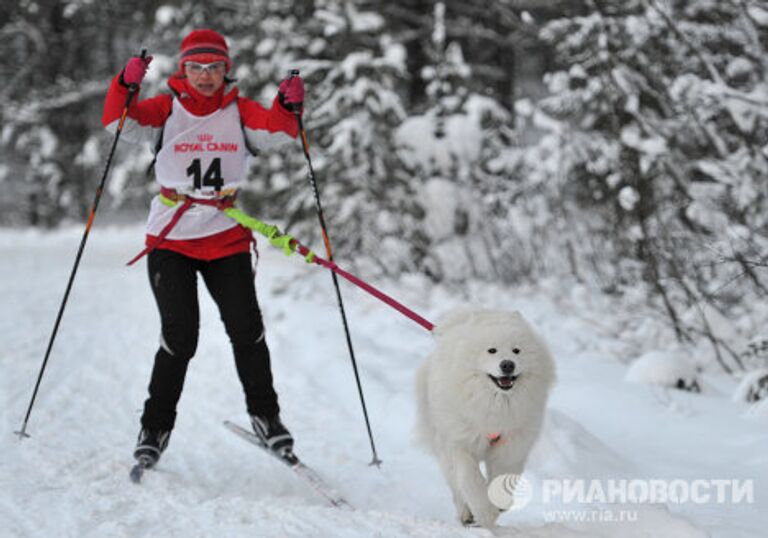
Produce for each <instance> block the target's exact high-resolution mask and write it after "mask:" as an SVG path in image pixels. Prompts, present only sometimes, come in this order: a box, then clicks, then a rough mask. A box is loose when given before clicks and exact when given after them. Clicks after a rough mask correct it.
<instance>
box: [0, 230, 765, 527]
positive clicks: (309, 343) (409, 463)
mask: <svg viewBox="0 0 768 538" xmlns="http://www.w3.org/2000/svg"><path fill="white" fill-rule="evenodd" d="M81 234H82V229H81V228H78V227H73V228H68V229H63V230H60V231H57V232H51V233H43V232H39V231H34V230H0V289H2V297H3V315H2V316H0V330H1V331H2V332H1V334H2V335H3V339H2V341H3V345H2V348H0V372H1V376H0V389H2V392H1V393H0V396H1V397H2V400H1V402H2V407H1V408H2V415H0V419H1V420H2V432H1V434H0V451H2V454H3V462H2V466H0V491H2V492H3V495H2V496H0V521H2V523H1V524H0V525H1V527H0V534H1V535H2V536H4V537H5V536H8V537H33V536H34V537H38V536H45V537H47V536H65V537H69V536H71V537H78V538H80V537H91V536H93V537H96V536H98V537H104V536H109V537H131V538H134V537H139V536H163V537H175V536H178V537H182V536H183V537H185V538H187V537H196V536H201V537H202V536H227V537H239V536H243V537H244V536H249V537H252V536H275V537H281V536H297V537H298V536H301V537H313V536H318V537H331V536H333V537H342V538H346V537H350V538H357V537H363V536H366V537H367V536H382V537H397V536H409V537H432V536H440V537H443V536H445V537H453V536H464V537H466V536H491V533H490V532H489V531H486V530H483V529H464V528H462V527H461V526H460V525H459V524H458V523H456V522H455V520H454V514H453V505H452V502H451V500H450V495H449V493H448V489H447V487H446V486H445V484H444V483H443V480H442V477H441V476H440V474H439V470H438V467H437V464H436V463H435V462H434V461H433V460H432V459H431V458H430V457H429V456H428V455H427V454H426V453H425V452H424V451H423V450H421V449H420V448H419V447H418V446H416V444H415V441H414V435H413V424H414V413H415V402H414V398H413V377H414V373H415V370H416V367H417V365H418V364H419V362H420V361H421V360H422V358H423V357H424V356H426V354H427V353H428V352H429V351H430V349H431V340H430V336H429V334H428V333H427V332H426V331H424V330H423V329H422V328H421V327H419V326H417V325H416V324H414V323H413V322H411V321H410V320H408V319H406V318H405V317H403V316H401V315H400V314H398V313H397V312H395V311H394V310H391V309H389V308H388V307H386V305H384V304H383V303H379V302H378V301H377V300H376V299H374V298H372V297H369V296H367V295H366V294H364V292H362V291H360V290H357V289H356V288H353V287H352V286H351V285H348V284H346V283H343V284H342V286H343V290H342V291H343V294H344V299H345V306H346V307H347V313H348V316H349V320H350V327H351V330H352V337H353V342H354V345H355V351H356V355H357V358H358V363H359V365H360V373H361V377H362V382H363V387H364V390H365V393H366V398H367V404H368V410H369V414H370V418H371V423H372V427H373V431H374V434H375V437H376V442H377V449H378V453H379V456H380V457H381V459H383V460H384V465H383V466H382V467H381V468H380V469H376V468H373V467H370V466H369V465H368V462H369V461H370V447H369V443H368V439H367V435H366V433H365V426H364V423H363V419H362V413H361V410H360V405H359V401H358V395H357V390H356V388H355V386H354V377H353V374H352V369H351V367H350V361H349V357H348V352H347V348H346V343H345V340H344V335H343V331H342V329H341V322H340V318H339V314H338V310H337V305H336V299H335V295H334V293H333V290H332V285H331V282H330V277H329V276H328V275H327V274H326V272H325V271H324V270H322V269H320V268H318V267H316V266H307V265H305V264H303V263H301V259H300V258H299V257H297V256H296V257H292V258H286V257H284V256H283V255H282V254H281V253H279V252H274V251H271V250H268V249H266V248H262V252H261V254H262V256H261V261H260V265H259V272H258V276H257V290H258V293H259V299H260V303H261V307H262V310H263V313H264V317H265V324H266V327H267V339H268V342H269V344H270V349H271V352H272V362H273V371H274V374H275V379H276V387H277V390H278V394H279V396H280V403H281V406H282V408H283V418H284V421H285V422H286V424H287V425H288V427H289V428H290V429H291V430H292V432H293V433H294V436H295V437H296V439H297V441H296V451H297V453H298V454H299V456H301V457H302V459H303V460H304V461H305V462H306V463H307V464H309V465H310V466H312V467H314V468H315V469H316V470H317V471H318V472H319V473H320V474H321V475H323V476H324V477H325V478H326V479H327V480H328V481H329V482H330V483H332V484H333V486H334V487H335V488H336V489H337V490H339V491H340V492H341V493H342V494H343V495H344V496H345V497H346V498H347V499H348V500H349V501H350V502H351V503H352V504H353V505H354V506H355V507H356V510H355V511H345V510H338V509H333V508H329V507H327V506H326V505H325V504H324V503H323V501H322V500H321V499H320V498H319V497H318V496H317V495H316V494H315V493H314V492H313V491H311V490H310V489H308V488H307V487H306V486H305V485H304V484H303V483H302V482H301V481H300V480H298V479H297V478H296V477H295V476H294V475H293V474H292V472H291V471H290V470H289V469H287V468H285V467H284V466H283V465H281V464H280V463H278V462H275V461H273V460H272V459H271V458H269V457H267V456H266V455H264V454H263V453H261V452H260V451H258V450H256V449H254V447H252V446H249V445H248V444H247V443H245V442H243V441H242V440H241V439H239V438H237V437H236V436H234V435H233V434H231V433H229V432H228V431H227V430H226V429H225V428H224V427H223V426H222V424H221V423H222V420H224V419H231V420H234V421H235V422H239V423H241V424H243V425H245V424H247V420H246V419H247V416H246V414H245V411H244V402H243V397H242V395H241V389H240V386H239V383H238V382H237V376H236V373H235V367H234V361H233V359H232V357H231V351H230V348H229V343H228V341H227V338H226V335H225V333H224V330H223V327H222V326H221V322H220V320H219V317H218V312H217V311H216V308H215V305H214V304H213V302H212V301H211V299H210V298H209V297H208V295H207V292H206V291H205V290H204V284H203V283H202V281H200V282H199V286H200V297H201V328H200V330H201V338H200V344H199V347H198V351H197V355H196V356H195V358H194V359H193V361H192V363H191V364H190V369H189V373H188V376H187V381H186V386H185V390H184V394H183V395H182V399H181V402H180V405H179V409H178V411H179V415H178V419H177V425H176V429H175V430H174V432H173V435H172V438H171V442H170V446H169V449H168V451H167V452H166V453H165V455H164V457H163V459H162V460H161V462H160V464H159V466H158V468H157V469H156V470H153V471H148V472H147V473H146V474H145V476H144V480H143V483H142V485H140V486H136V485H133V484H131V483H130V481H129V480H128V471H129V469H130V466H131V464H132V456H131V453H132V450H133V445H134V443H135V437H136V435H137V433H138V420H139V416H140V412H141V407H142V405H143V400H144V398H145V397H146V394H145V392H146V385H147V383H148V381H149V373H150V370H151V368H152V359H153V356H154V352H155V350H156V347H157V343H158V316H157V313H156V310H155V305H154V300H153V298H152V295H151V292H150V289H149V286H148V283H147V282H146V268H145V265H144V264H143V263H142V264H139V266H138V267H133V268H126V267H125V266H124V264H125V262H126V261H127V260H128V259H130V258H131V257H132V256H133V254H135V253H136V252H138V251H139V250H140V249H141V247H142V240H143V232H142V230H141V229H140V228H139V227H128V228H109V227H107V226H105V227H103V228H102V227H99V226H96V228H95V229H94V230H93V232H92V233H91V237H90V238H89V244H88V245H87V247H86V250H85V254H84V256H83V259H82V262H81V265H80V270H79V273H78V275H77V278H76V280H75V284H74V287H73V290H72V293H71V296H70V298H69V304H68V306H67V309H66V312H65V314H64V318H63V321H62V324H61V327H60V330H59V334H58V337H57V340H56V343H55V345H54V348H53V351H52V354H51V358H50V362H49V364H48V368H47V371H46V374H45V378H44V379H43V382H42V385H41V390H40V393H39V395H38V399H37V402H36V404H35V409H34V410H33V413H32V416H31V419H30V422H29V427H28V432H29V433H30V434H31V436H32V437H31V438H30V439H27V440H24V441H19V439H18V438H17V437H16V436H14V435H13V433H12V432H13V431H15V430H18V429H19V427H20V426H21V423H22V421H23V417H24V413H25V412H26V407H27V404H28V402H29V398H30V396H31V393H32V389H33V387H34V382H35V379H36V376H37V373H38V370H39V368H40V364H41V361H42V358H43V355H44V352H45V346H46V345H47V342H48V338H49V336H50V332H51V329H52V327H53V323H54V320H55V316H56V312H57V309H58V306H59V303H60V301H61V298H62V296H63V292H64V287H65V285H66V281H67V278H68V276H69V272H70V270H71V266H72V263H73V261H74V256H75V252H76V250H77V246H78V244H79V241H80V237H81ZM340 263H341V264H342V266H343V265H344V264H343V261H341V262H340ZM360 276H363V277H365V275H360ZM342 282H343V281H342ZM372 283H373V284H374V285H378V283H376V282H372ZM381 287H382V289H383V290H384V291H386V292H388V293H390V294H392V295H393V296H394V297H395V298H397V299H398V300H400V301H401V302H403V303H404V304H406V305H408V306H410V307H411V308H413V309H414V310H416V311H417V312H419V313H420V314H422V315H424V316H425V317H427V318H428V319H430V320H431V321H433V322H434V321H436V320H437V318H438V317H439V314H440V313H441V312H443V311H445V310H447V309H448V308H450V307H451V306H453V305H455V304H457V303H459V302H461V301H460V300H459V299H458V298H456V297H454V296H453V295H452V294H451V293H450V292H449V291H447V290H445V289H442V288H433V287H431V286H428V285H427V284H425V281H423V280H421V279H419V278H417V277H404V278H403V279H402V280H401V281H400V282H397V283H395V282H388V283H386V284H382V285H381ZM469 294H470V296H471V297H472V302H474V303H476V304H482V305H484V306H489V307H503V308H508V309H512V308H516V309H519V310H521V311H522V312H523V313H524V314H525V315H526V316H527V317H528V318H529V319H530V320H531V322H532V323H533V325H534V326H535V327H537V328H538V329H539V331H540V332H541V333H542V335H543V336H544V337H545V339H546V340H547V341H548V342H549V344H550V346H551V348H552V350H553V353H554V355H555V357H556V359H557V362H558V378H559V380H558V384H557V386H556V389H555V391H554V392H553V396H552V398H551V400H550V411H549V414H548V418H547V422H546V425H545V430H544V432H543V434H542V438H541V440H540V442H539V443H538V445H537V447H536V449H535V450H534V453H533V454H532V456H531V460H530V462H529V469H528V470H527V471H526V476H528V478H529V479H530V480H531V481H532V483H533V484H534V487H535V486H536V485H537V484H539V483H540V481H541V480H542V479H544V478H548V477H557V478H562V477H579V478H606V477H624V478H643V479H650V478H684V479H691V480H692V479H695V478H724V477H725V478H754V479H755V500H756V503H755V504H753V505H737V506H723V505H717V504H707V505H693V504H687V505H681V506H674V505H671V506H670V507H669V508H667V507H665V506H657V505H642V506H636V505H635V506H629V507H626V506H623V507H621V508H630V509H636V510H638V513H639V515H638V521H637V522H636V523H632V524H629V523H623V524H619V523H545V520H544V518H543V516H542V514H543V512H544V511H545V510H553V509H558V508H564V507H562V506H552V505H548V506H546V507H545V506H543V505H542V504H541V503H537V502H536V500H534V502H532V504H531V505H529V507H527V508H526V509H524V510H520V511H511V512H509V513H506V514H504V515H502V517H501V518H500V524H501V525H502V528H501V529H499V531H498V534H500V535H510V536H531V537H537V538H548V537H558V538H559V537H570V536H574V537H577V536H578V537H587V536H590V537H592V536H597V537H600V536H626V537H633V536H638V537H640V536H674V537H676V538H677V537H699V536H707V535H712V536H728V537H741V536H744V537H757V536H763V535H764V519H761V517H760V514H761V513H763V514H764V513H765V499H766V498H768V471H766V468H767V467H768V457H766V456H765V453H766V452H765V446H766V441H768V435H767V434H765V433H762V432H764V431H765V428H764V426H762V431H761V427H758V423H757V422H756V421H755V420H750V419H747V418H744V416H743V415H744V414H745V410H746V408H745V407H744V406H741V405H740V404H737V403H734V402H732V401H730V399H728V398H727V396H723V395H690V394H685V393H680V392H674V393H670V392H666V391H664V392H662V396H661V397H660V395H659V392H658V391H654V390H653V389H650V388H648V387H646V386H639V385H632V384H628V383H626V382H624V381H623V377H624V374H625V372H626V366H624V365H622V364H620V362H619V360H617V359H623V358H622V357H616V356H615V354H616V350H617V349H619V348H620V347H621V346H620V344H617V342H612V341H609V340H608V338H606V337H605V336H600V335H598V334H597V332H596V329H595V327H594V326H593V325H591V324H590V323H588V322H587V321H585V320H584V319H583V317H580V316H576V315H575V313H574V312H573V311H568V310H564V309H563V308H562V306H558V304H559V303H558V300H557V297H556V294H555V293H549V294H548V293H546V292H544V291H542V290H538V291H537V290H531V289H526V290H522V289H520V290H515V289H506V290H505V289H498V288H494V289H492V288H490V287H487V286H472V287H471V289H470V290H469ZM604 322H605V323H606V324H608V325H609V324H610V319H606V320H604ZM565 508H566V509H573V508H576V509H580V510H583V509H585V507H583V506H576V507H573V506H569V507H565ZM587 508H592V509H598V510H599V509H601V508H602V509H605V508H606V507H599V506H593V507H587ZM761 510H762V512H761Z"/></svg>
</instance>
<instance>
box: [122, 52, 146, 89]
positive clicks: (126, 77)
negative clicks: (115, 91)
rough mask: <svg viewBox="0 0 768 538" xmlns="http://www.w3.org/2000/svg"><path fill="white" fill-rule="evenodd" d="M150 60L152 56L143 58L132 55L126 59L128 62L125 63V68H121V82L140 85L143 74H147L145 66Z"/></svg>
mask: <svg viewBox="0 0 768 538" xmlns="http://www.w3.org/2000/svg"><path fill="white" fill-rule="evenodd" d="M151 61H152V56H146V57H145V58H141V57H140V56H134V57H133V58H131V59H130V60H128V63H127V64H125V69H123V82H125V83H126V84H127V85H128V86H131V85H133V84H136V85H137V86H138V85H140V84H141V81H142V80H144V75H146V74H147V68H148V67H149V64H150V62H151Z"/></svg>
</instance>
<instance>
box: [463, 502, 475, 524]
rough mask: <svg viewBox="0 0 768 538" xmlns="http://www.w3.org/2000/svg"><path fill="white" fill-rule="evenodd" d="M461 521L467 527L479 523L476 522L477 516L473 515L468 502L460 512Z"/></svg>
mask: <svg viewBox="0 0 768 538" xmlns="http://www.w3.org/2000/svg"><path fill="white" fill-rule="evenodd" d="M459 521H461V524H462V525H464V526H465V527H472V526H476V525H477V523H475V516H473V515H472V512H471V511H470V510H469V506H467V505H466V504H465V505H464V507H463V508H462V509H461V512H460V513H459Z"/></svg>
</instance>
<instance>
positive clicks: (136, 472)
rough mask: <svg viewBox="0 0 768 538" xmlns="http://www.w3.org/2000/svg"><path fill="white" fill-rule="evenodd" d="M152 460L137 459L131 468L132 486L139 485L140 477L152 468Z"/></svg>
mask: <svg viewBox="0 0 768 538" xmlns="http://www.w3.org/2000/svg"><path fill="white" fill-rule="evenodd" d="M152 463H153V462H152V460H150V459H149V458H139V461H138V462H137V463H136V465H134V466H133V468H131V474H130V476H131V482H133V483H134V484H139V483H141V477H142V476H144V471H146V470H147V469H149V468H150V467H152Z"/></svg>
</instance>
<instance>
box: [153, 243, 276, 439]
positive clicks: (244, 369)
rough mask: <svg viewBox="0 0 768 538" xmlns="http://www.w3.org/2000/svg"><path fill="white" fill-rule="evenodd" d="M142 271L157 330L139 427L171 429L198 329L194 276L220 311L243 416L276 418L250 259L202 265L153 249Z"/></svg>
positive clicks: (244, 255) (243, 256)
mask: <svg viewBox="0 0 768 538" xmlns="http://www.w3.org/2000/svg"><path fill="white" fill-rule="evenodd" d="M147 267H148V269H149V281H150V284H151V286H152V292H153V293H154V295H155V300H156V301H157V307H158V309H159V310H160V321H161V326H162V327H161V337H160V348H159V349H158V350H157V354H156V355H155V365H154V368H153V369H152V378H151V380H150V383H149V398H148V399H147V400H146V402H145V403H144V414H143V415H142V417H141V424H142V426H143V427H144V428H149V429H158V430H171V429H173V425H174V422H175V420H176V404H177V403H178V401H179V397H180V396H181V391H182V389H183V388H184V378H185V377H186V374H187V366H188V364H189V361H190V359H192V357H193V356H194V355H195V351H196V349H197V341H198V333H199V327H200V309H199V306H198V296H197V273H200V274H201V275H202V277H203V281H204V282H205V285H206V287H207V288H208V291H209V292H210V294H211V296H212V297H213V300H214V301H215V302H216V305H217V306H218V307H219V313H220V315H221V320H222V321H223V322H224V328H225V329H226V331H227V335H228V336H229V340H230V342H231V343H232V350H233V351H234V355H235V365H236V366H237V373H238V376H239V378H240V382H241V383H242V386H243V391H244V392H245V402H246V407H247V409H248V413H250V414H254V415H260V416H273V415H276V414H277V413H278V412H279V410H280V408H279V406H278V403H277V394H276V393H275V390H274V387H273V385H272V372H271V369H270V359H269V349H268V348H267V343H266V339H265V338H264V324H263V321H262V318H261V311H260V310H259V304H258V301H257V300H256V289H255V286H254V276H253V269H252V267H251V257H250V254H249V253H242V254H235V255H232V256H227V257H225V258H220V259H217V260H212V261H203V260H196V259H194V258H189V257H187V256H184V255H183V254H179V253H177V252H173V251H170V250H162V249H156V250H153V251H152V252H150V253H149V254H148V256H147Z"/></svg>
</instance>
